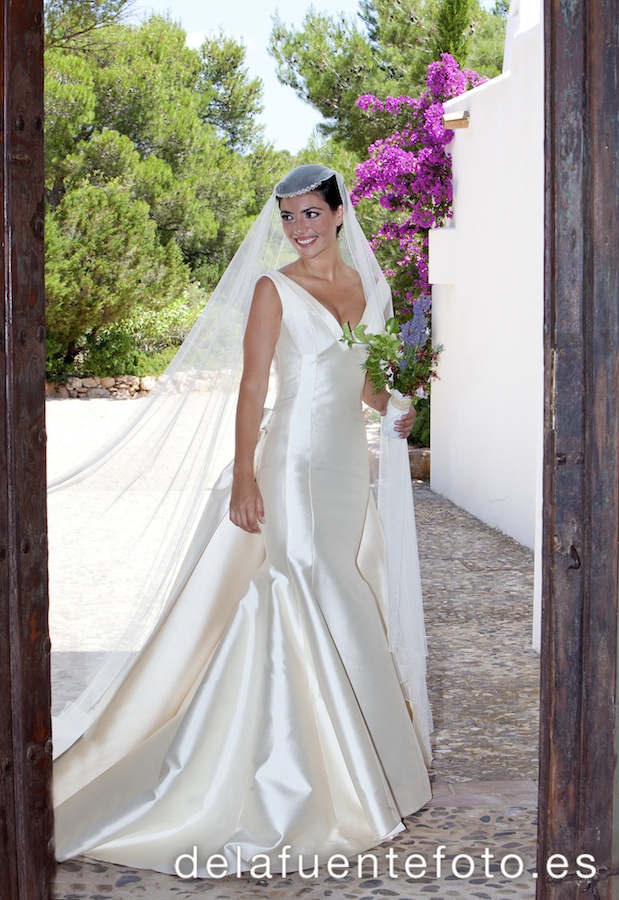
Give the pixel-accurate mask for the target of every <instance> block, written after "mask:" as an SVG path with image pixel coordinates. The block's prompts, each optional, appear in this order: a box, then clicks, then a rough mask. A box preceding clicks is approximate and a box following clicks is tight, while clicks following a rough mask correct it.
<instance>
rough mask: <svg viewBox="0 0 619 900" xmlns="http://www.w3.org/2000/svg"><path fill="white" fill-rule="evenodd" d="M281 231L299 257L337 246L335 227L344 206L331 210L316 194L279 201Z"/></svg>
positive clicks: (340, 221)
mask: <svg viewBox="0 0 619 900" xmlns="http://www.w3.org/2000/svg"><path fill="white" fill-rule="evenodd" d="M279 209H280V215H281V219H282V227H283V229H284V234H285V235H286V237H287V238H288V240H289V241H290V243H291V244H292V246H293V247H294V248H295V250H296V251H297V253H298V254H299V256H301V257H302V258H304V259H309V258H313V257H315V256H317V255H318V254H319V253H322V252H323V251H324V250H326V249H327V248H330V247H332V246H333V244H336V245H337V228H338V225H341V224H342V221H343V219H344V209H343V207H342V206H338V208H337V209H336V210H333V209H331V207H330V206H329V204H328V203H326V202H325V201H324V200H323V199H322V197H321V195H320V194H318V193H311V194H302V195H301V196H300V197H285V198H283V199H282V200H281V201H280V207H279Z"/></svg>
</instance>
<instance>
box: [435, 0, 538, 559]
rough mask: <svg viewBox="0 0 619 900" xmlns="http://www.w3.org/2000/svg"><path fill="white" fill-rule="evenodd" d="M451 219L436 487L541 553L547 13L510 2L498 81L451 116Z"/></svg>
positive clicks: (443, 287)
mask: <svg viewBox="0 0 619 900" xmlns="http://www.w3.org/2000/svg"><path fill="white" fill-rule="evenodd" d="M456 110H468V111H469V113H470V123H469V127H468V128H466V129H458V130H457V131H456V132H455V137H454V140H453V142H452V143H451V145H450V149H451V153H452V157H453V171H454V204H453V209H454V216H453V219H452V220H451V222H450V223H449V225H448V226H447V227H446V228H441V229H437V230H434V231H432V232H431V234H430V281H431V282H432V284H433V313H432V316H433V327H434V337H435V340H436V341H437V342H440V343H442V344H444V346H445V351H444V353H443V354H442V357H441V360H440V367H439V375H440V380H439V381H437V382H435V383H434V385H433V387H432V482H431V483H432V488H433V489H434V490H435V491H437V492H438V493H440V494H443V495H444V496H446V497H448V498H449V499H450V500H452V501H453V502H454V503H456V504H457V505H458V506H462V507H464V508H465V509H467V510H469V511H470V512H471V513H473V514H474V515H475V516H477V517H478V518H480V519H482V521H484V522H487V523H488V524H490V525H492V526H495V527H497V528H499V529H500V530H501V531H503V532H505V533H507V534H509V535H511V536H512V537H514V538H515V539H516V540H518V541H520V542H521V543H523V544H525V545H527V546H528V547H531V548H535V547H536V546H537V545H538V544H539V540H540V531H541V452H542V424H543V353H542V350H543V247H544V234H543V202H544V189H543V185H544V137H543V135H544V115H543V42H542V24H541V3H540V0H512V5H511V9H510V21H509V23H508V30H507V40H506V52H505V65H504V71H503V74H502V75H500V76H498V77H497V78H495V79H493V80H492V81H490V82H488V83H486V84H484V85H482V86H480V87H479V88H476V89H475V90H473V91H470V92H468V93H467V94H465V95H463V96H462V97H458V98H456V99H455V100H452V101H450V102H449V103H448V104H446V112H454V111H456Z"/></svg>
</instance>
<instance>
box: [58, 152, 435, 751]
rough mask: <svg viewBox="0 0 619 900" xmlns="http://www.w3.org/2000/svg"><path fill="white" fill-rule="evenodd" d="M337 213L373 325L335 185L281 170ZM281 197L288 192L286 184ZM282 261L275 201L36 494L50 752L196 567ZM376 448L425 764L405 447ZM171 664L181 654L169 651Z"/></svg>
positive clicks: (353, 226) (353, 227) (373, 284)
mask: <svg viewBox="0 0 619 900" xmlns="http://www.w3.org/2000/svg"><path fill="white" fill-rule="evenodd" d="M334 175H335V177H336V178H337V181H338V187H339V189H340V194H341V196H342V198H343V202H344V213H345V215H344V228H343V230H342V233H341V234H340V238H339V241H340V248H341V251H342V255H343V257H344V258H345V260H346V261H347V262H348V263H350V264H351V265H353V266H354V267H355V268H356V269H357V270H358V271H359V274H360V276H361V278H362V281H363V286H364V290H365V295H366V299H367V303H368V308H369V309H370V310H372V311H373V312H374V314H375V315H374V320H378V321H384V320H385V319H386V318H388V317H389V316H391V315H392V306H391V295H390V292H389V288H388V286H387V284H386V281H385V279H384V277H383V275H382V273H381V271H380V268H379V266H378V264H377V262H376V260H375V258H374V255H373V253H372V251H371V249H370V247H369V245H368V242H367V240H366V238H365V236H364V234H363V232H362V230H361V227H360V225H359V223H358V221H357V219H356V216H355V213H354V209H353V207H352V204H351V202H350V199H349V196H348V194H347V192H346V189H345V187H344V183H343V180H342V178H341V176H340V175H339V174H337V173H334V172H333V171H332V170H330V169H327V168H326V167H324V166H302V167H299V168H298V169H296V170H293V173H291V176H288V178H291V177H292V178H293V181H289V180H287V182H286V192H287V193H288V195H290V190H291V189H292V192H293V193H295V194H303V193H308V192H309V191H310V190H312V189H313V188H315V187H316V186H317V184H319V183H321V182H322V181H324V180H326V179H327V178H329V177H332V176H334ZM291 186H292V187H291ZM294 258H295V253H294V251H293V249H292V247H290V245H289V244H288V242H287V241H286V239H285V237H284V235H283V232H282V228H281V224H280V217H279V209H278V204H277V197H276V192H275V191H274V193H273V195H272V196H271V198H270V199H269V201H268V202H267V204H266V206H265V208H264V209H263V211H262V212H261V214H260V215H259V217H258V218H257V220H256V222H255V223H254V225H253V226H252V228H251V230H250V231H249V233H248V235H247V237H246V238H245V239H244V241H243V243H242V244H241V246H240V248H239V250H238V251H237V253H236V255H235V256H234V258H233V260H232V262H231V263H230V265H229V266H228V268H227V270H226V272H225V274H224V276H223V277H222V279H221V281H220V283H219V284H218V286H217V287H216V289H215V291H214V292H213V294H212V296H211V297H210V299H209V300H208V302H207V304H206V305H205V307H204V309H203V311H202V312H201V314H200V316H199V317H198V319H197V321H196V323H195V325H194V327H193V328H192V330H191V332H190V333H189V335H188V336H187V338H186V339H185V341H184V342H183V344H182V346H181V347H180V348H179V351H178V353H177V354H176V356H175V357H174V359H173V360H172V362H171V363H170V365H169V367H168V369H167V370H166V372H165V373H164V375H163V376H162V377H161V378H160V379H159V381H158V383H157V385H156V387H155V388H154V389H153V391H152V392H151V394H150V395H149V397H148V398H147V399H142V400H139V401H136V402H135V414H134V415H132V416H131V417H130V419H129V421H128V424H127V425H126V426H125V427H123V428H122V429H121V430H120V431H119V432H118V433H117V434H116V435H114V437H113V438H112V439H110V440H109V441H108V442H107V443H106V444H105V445H104V446H102V447H101V448H100V449H99V451H98V452H96V453H95V454H94V455H92V456H91V457H90V458H88V459H87V460H85V461H84V462H83V463H82V464H80V465H78V466H77V467H75V468H73V469H71V470H70V471H68V472H67V473H66V474H65V475H64V476H63V477H61V478H59V479H57V480H56V481H54V482H52V483H51V484H50V485H49V528H50V597H51V608H50V630H51V635H52V646H53V651H52V672H53V684H52V692H53V700H54V710H53V711H54V718H53V723H54V751H55V755H60V754H61V753H62V752H63V751H64V750H65V749H67V748H68V747H69V746H70V745H71V744H72V743H73V742H74V741H75V740H77V739H78V738H79V737H80V735H81V734H82V733H83V732H84V731H85V730H86V729H87V728H88V727H89V726H90V725H91V723H93V722H94V721H95V720H96V718H97V716H98V715H99V714H100V713H101V712H102V710H103V709H105V706H106V704H107V702H108V701H109V699H110V698H111V697H112V696H113V695H114V693H115V690H116V689H117V687H118V686H119V685H120V684H121V683H122V680H123V677H124V675H125V673H126V672H127V670H128V669H129V667H130V666H131V665H132V661H133V659H134V658H135V656H136V653H137V651H138V650H139V649H140V647H141V646H142V645H143V644H144V642H145V641H146V640H147V638H148V636H149V634H150V633H151V632H152V630H153V629H154V628H155V627H156V625H157V622H158V620H159V619H160V617H161V616H162V615H163V614H164V612H165V610H166V605H167V604H168V603H169V602H170V598H173V597H174V595H175V585H178V584H180V583H182V582H183V581H184V579H186V578H187V576H188V574H189V573H190V571H191V569H192V568H193V566H194V565H195V562H196V550H195V548H194V547H192V537H193V535H194V531H195V528H196V525H197V523H198V521H199V519H200V516H201V514H202V512H203V509H204V506H205V504H206V502H207V501H208V497H209V492H210V490H211V488H212V485H213V483H214V481H215V479H216V477H217V475H218V474H219V472H220V470H221V469H222V468H223V466H224V465H225V464H226V463H227V462H229V460H230V459H231V458H232V456H233V452H234V443H233V431H234V414H235V408H236V392H237V388H238V384H239V381H240V375H241V367H242V341H243V332H244V328H245V323H246V321H247V315H248V312H249V307H250V303H251V299H252V295H253V289H254V284H255V282H256V280H257V278H258V277H259V276H260V275H261V274H262V273H263V272H265V271H267V270H271V269H278V268H280V267H281V266H283V265H285V264H286V263H288V262H290V261H292V259H294ZM378 443H379V445H380V446H379V447H377V448H376V457H377V460H378V466H377V471H378V475H377V478H376V484H377V494H378V508H379V513H380V518H381V523H382V528H383V533H384V538H385V541H384V544H385V554H386V558H385V563H386V567H385V571H386V588H387V589H386V596H387V602H388V607H387V609H386V610H384V615H385V619H386V626H387V631H388V637H389V646H390V650H391V652H392V653H393V654H394V659H395V663H396V667H397V669H398V672H399V676H400V681H401V684H402V689H403V692H404V694H405V696H406V698H407V699H408V701H409V702H410V705H411V709H412V713H413V722H414V725H415V728H416V731H417V735H418V738H419V740H420V744H421V746H422V748H423V749H424V754H425V756H426V762H428V763H429V760H430V744H429V733H430V731H431V730H432V720H431V714H430V707H429V702H428V697H427V691H426V678H425V675H426V640H425V629H424V620H423V608H422V599H421V581H420V576H419V560H418V553H417V541H416V530H415V517H414V508H413V496H412V489H411V485H410V472H409V468H408V452H407V445H406V441H403V440H401V439H391V438H388V437H385V436H381V438H380V441H379V442H378ZM177 652H178V653H179V654H182V653H183V647H182V646H179V647H178V648H177Z"/></svg>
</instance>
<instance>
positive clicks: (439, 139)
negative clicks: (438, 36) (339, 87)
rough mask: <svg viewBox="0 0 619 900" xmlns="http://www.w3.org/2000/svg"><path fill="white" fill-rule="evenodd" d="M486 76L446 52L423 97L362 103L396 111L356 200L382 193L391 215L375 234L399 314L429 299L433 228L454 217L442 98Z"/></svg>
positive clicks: (359, 180) (373, 109)
mask: <svg viewBox="0 0 619 900" xmlns="http://www.w3.org/2000/svg"><path fill="white" fill-rule="evenodd" d="M484 81H486V79H485V78H484V77H483V76H481V75H478V73H477V72H474V71H472V70H470V69H460V68H459V66H458V63H457V62H456V61H455V59H454V58H453V57H452V56H450V55H449V54H448V53H443V54H441V58H440V60H437V61H436V62H433V63H431V64H430V65H429V66H428V75H427V78H426V90H425V91H424V92H423V93H422V94H421V96H420V97H417V98H413V97H387V98H386V99H385V100H380V99H379V98H378V97H375V96H373V95H372V94H364V95H363V96H362V97H359V99H358V101H357V103H358V105H359V107H360V108H361V109H363V110H365V111H366V112H367V113H368V115H380V116H381V117H382V116H385V117H386V118H387V119H388V117H389V116H393V117H395V119H396V124H397V125H398V127H397V130H395V131H394V132H393V134H391V135H390V136H389V137H386V138H384V139H383V140H379V141H376V142H375V143H374V144H372V145H371V146H370V147H369V148H368V154H369V158H368V159H367V160H366V161H365V162H362V163H360V164H359V165H358V166H357V171H356V182H355V186H354V188H353V191H352V200H353V203H358V202H359V201H360V200H361V199H362V198H365V197H367V198H375V197H378V199H379V202H380V204H381V206H382V207H383V208H384V209H385V210H387V211H388V212H389V213H390V216H389V217H388V219H387V220H386V221H385V222H383V224H382V225H381V226H380V228H379V230H378V231H377V233H376V234H375V235H374V236H373V238H372V246H373V247H374V249H378V248H379V247H382V248H383V249H384V251H387V252H386V256H387V260H388V265H387V267H386V272H385V274H386V275H387V276H388V277H389V279H390V281H391V286H392V291H393V295H394V305H395V306H396V311H397V313H398V316H399V318H401V319H407V318H410V316H411V315H412V314H413V312H414V304H415V300H416V299H417V298H421V297H425V296H428V295H429V293H430V286H429V283H428V232H429V230H430V228H433V227H435V226H436V225H440V224H441V223H442V222H444V221H445V219H447V218H450V217H451V214H452V212H451V202H452V177H451V157H450V156H449V155H448V153H447V151H446V147H447V144H449V142H450V141H451V139H452V137H453V131H449V130H447V129H445V128H444V127H443V122H442V117H443V103H444V102H445V101H446V100H449V99H451V98H452V97H457V96H459V95H460V94H463V93H464V92H465V91H466V90H468V89H469V88H471V87H476V86H477V85H479V84H482V83H483V82H484Z"/></svg>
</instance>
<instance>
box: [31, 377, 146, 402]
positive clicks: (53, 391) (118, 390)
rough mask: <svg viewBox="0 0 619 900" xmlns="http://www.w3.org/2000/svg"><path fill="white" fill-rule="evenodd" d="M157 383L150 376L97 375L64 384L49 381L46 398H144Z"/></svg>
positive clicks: (71, 380) (75, 379) (72, 379)
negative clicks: (106, 376) (105, 376)
mask: <svg viewBox="0 0 619 900" xmlns="http://www.w3.org/2000/svg"><path fill="white" fill-rule="evenodd" d="M156 383H157V379H156V378H153V377H152V376H151V375H147V376H145V377H144V378H138V376H137V375H114V376H113V377H109V378H99V377H98V376H97V375H93V376H88V377H86V378H77V377H72V378H67V380H66V381H65V382H57V381H49V382H48V383H47V386H46V394H47V396H48V397H62V398H65V397H78V398H79V399H81V400H88V399H90V398H92V397H103V398H108V399H109V398H110V397H114V398H115V399H116V400H125V399H130V398H133V397H145V396H146V395H147V394H148V393H150V391H152V389H153V388H154V386H155V384H156Z"/></svg>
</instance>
